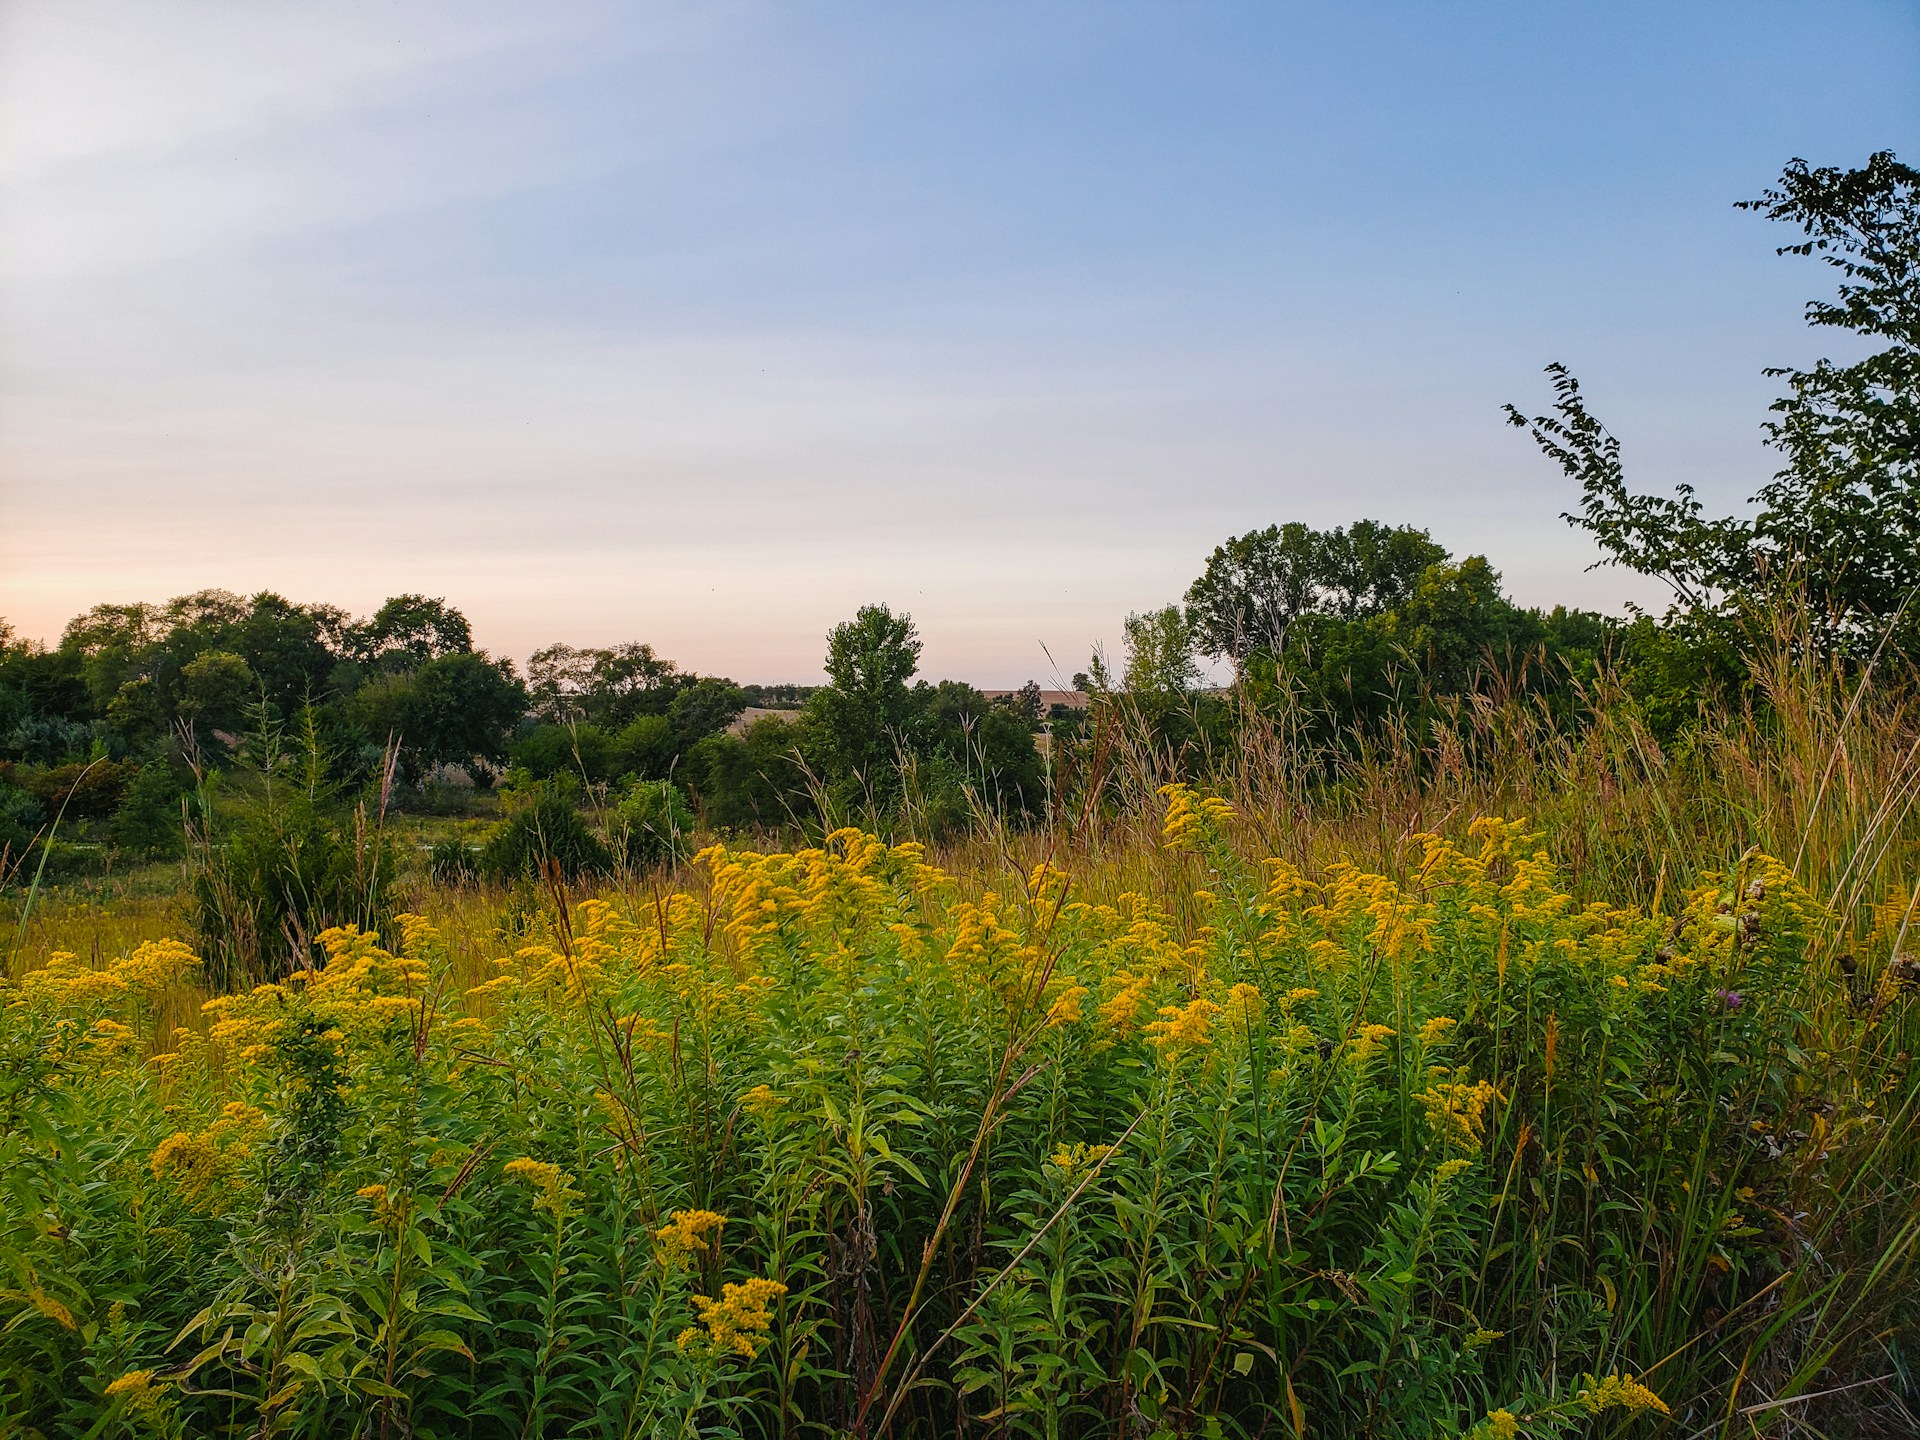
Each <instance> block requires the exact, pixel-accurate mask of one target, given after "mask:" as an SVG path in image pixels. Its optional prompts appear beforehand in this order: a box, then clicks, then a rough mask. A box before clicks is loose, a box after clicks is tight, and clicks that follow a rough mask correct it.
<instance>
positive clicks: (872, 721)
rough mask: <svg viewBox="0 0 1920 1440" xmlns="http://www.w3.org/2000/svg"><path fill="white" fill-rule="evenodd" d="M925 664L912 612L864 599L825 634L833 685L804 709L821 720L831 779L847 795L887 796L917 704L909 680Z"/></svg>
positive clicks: (829, 674)
mask: <svg viewBox="0 0 1920 1440" xmlns="http://www.w3.org/2000/svg"><path fill="white" fill-rule="evenodd" d="M919 668H920V636H919V633H918V632H917V631H916V630H915V629H914V626H913V617H912V616H910V615H904V614H902V615H895V614H894V613H893V611H892V610H890V609H888V608H887V607H886V606H885V605H862V606H861V607H860V609H859V611H858V613H856V614H855V615H854V617H853V619H851V620H848V621H846V622H844V623H842V624H839V625H836V626H834V627H833V629H832V631H830V632H829V633H828V635H827V660H826V670H827V678H828V680H829V682H830V683H829V684H827V685H825V686H822V687H821V688H820V689H818V690H816V691H814V693H813V695H812V697H811V698H810V699H809V700H808V701H807V713H808V715H809V716H810V717H811V718H812V719H813V720H814V722H815V723H816V724H817V725H818V727H819V733H820V736H821V738H822V740H823V742H824V744H825V747H826V751H827V755H828V758H829V762H830V764H831V767H832V774H833V778H834V780H835V781H836V783H838V784H840V785H841V786H843V787H844V788H845V789H846V792H847V794H848V795H849V796H852V795H854V794H858V793H860V792H861V791H863V790H864V791H865V792H866V793H867V794H868V795H871V796H874V797H878V798H884V795H885V790H886V787H887V784H888V781H887V779H886V775H887V773H888V771H889V770H890V768H891V767H893V766H894V764H895V762H896V760H897V758H898V755H899V753H900V751H901V749H902V748H903V747H904V745H905V743H906V739H907V730H908V727H909V722H910V719H911V711H912V707H913V701H912V696H911V694H910V693H909V691H908V689H907V682H908V681H909V680H911V679H913V676H914V672H915V671H917V670H918V669H919Z"/></svg>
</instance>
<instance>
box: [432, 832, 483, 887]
mask: <svg viewBox="0 0 1920 1440" xmlns="http://www.w3.org/2000/svg"><path fill="white" fill-rule="evenodd" d="M479 877H480V852H479V851H478V850H477V849H475V848H474V847H473V846H472V845H469V844H468V843H467V842H466V841H464V840H461V839H459V838H457V837H453V836H449V837H448V838H447V839H445V840H436V841H434V843H433V846H432V848H431V849H430V850H429V851H428V852H427V878H428V879H430V880H432V881H433V883H434V884H436V885H467V884H471V883H472V882H473V881H474V880H477V879H479Z"/></svg>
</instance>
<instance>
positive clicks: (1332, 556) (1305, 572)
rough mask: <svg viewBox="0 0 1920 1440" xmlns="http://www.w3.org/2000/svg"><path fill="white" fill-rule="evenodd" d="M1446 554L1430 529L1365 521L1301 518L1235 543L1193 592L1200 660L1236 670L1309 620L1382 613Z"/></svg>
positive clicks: (1212, 561)
mask: <svg viewBox="0 0 1920 1440" xmlns="http://www.w3.org/2000/svg"><path fill="white" fill-rule="evenodd" d="M1446 558H1447V552H1446V550H1445V549H1444V548H1443V547H1441V546H1439V545H1436V544H1435V543H1434V541H1433V538H1432V537H1431V536H1430V535H1428V534H1427V532H1426V531H1424V530H1416V529H1414V528H1413V527H1412V526H1408V525H1401V526H1388V525H1381V524H1379V523H1378V522H1376V521H1372V520H1358V521H1355V522H1354V524H1353V525H1352V526H1351V527H1350V528H1344V529H1343V528H1338V527H1336V528H1334V529H1332V530H1325V531H1321V530H1314V529H1312V528H1310V527H1308V526H1306V525H1302V524H1300V523H1299V522H1298V521H1293V522H1290V523H1288V524H1286V525H1269V526H1268V527H1267V528H1266V529H1264V530H1255V531H1251V532H1249V533H1248V534H1245V535H1235V536H1232V537H1230V538H1229V539H1228V540H1227V541H1226V543H1225V544H1223V545H1220V546H1219V547H1217V548H1216V549H1215V550H1214V552H1213V554H1212V555H1210V556H1209V557H1208V558H1207V565H1206V569H1205V570H1204V571H1203V572H1202V574H1201V576H1200V578H1199V579H1197V580H1195V581H1194V582H1193V584H1192V585H1191V586H1189V587H1188V589H1187V596H1186V599H1187V609H1186V618H1187V623H1188V624H1189V625H1190V626H1191V627H1192V631H1193V639H1194V644H1195V646H1196V647H1197V648H1198V650H1199V651H1200V653H1201V654H1204V655H1211V656H1213V657H1214V658H1216V659H1229V658H1230V659H1232V660H1233V661H1234V662H1235V664H1236V665H1238V664H1241V663H1244V661H1245V660H1246V658H1247V657H1248V656H1249V655H1251V654H1253V653H1255V652H1256V651H1265V652H1267V653H1269V654H1277V653H1278V652H1279V651H1280V650H1281V648H1282V647H1283V646H1284V645H1285V644H1286V637H1287V631H1288V630H1289V629H1290V628H1291V627H1292V625H1293V623H1294V622H1295V621H1296V620H1298V619H1299V618H1300V617H1301V616H1302V615H1313V614H1324V615H1334V616H1338V617H1339V618H1341V619H1344V620H1357V619H1359V618H1361V617H1363V616H1366V615H1377V614H1379V613H1380V612H1382V611H1384V610H1388V609H1391V608H1392V607H1393V606H1395V605H1397V604H1399V603H1401V602H1402V601H1404V600H1405V599H1406V597H1407V596H1408V595H1410V594H1411V593H1412V592H1413V588H1414V586H1415V585H1416V584H1417V583H1418V581H1419V579H1420V576H1421V574H1422V573H1423V572H1424V571H1425V570H1426V568H1427V567H1428V566H1429V565H1433V564H1437V563H1438V562H1440V561H1442V560H1445V559H1446Z"/></svg>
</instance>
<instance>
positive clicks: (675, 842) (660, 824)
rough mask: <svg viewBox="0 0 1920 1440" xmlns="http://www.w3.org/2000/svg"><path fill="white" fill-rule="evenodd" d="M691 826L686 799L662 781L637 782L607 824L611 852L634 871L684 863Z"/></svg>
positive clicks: (688, 851) (691, 818)
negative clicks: (680, 861) (611, 838)
mask: <svg viewBox="0 0 1920 1440" xmlns="http://www.w3.org/2000/svg"><path fill="white" fill-rule="evenodd" d="M693 825H694V820H693V811H692V810H691V809H689V808H688V806H687V801H686V797H685V796H684V795H682V794H681V793H680V788H679V786H677V785H674V784H672V783H671V782H670V781H666V780H641V781H637V782H636V783H635V784H634V785H633V787H632V788H631V789H630V790H628V791H627V793H626V794H625V795H624V796H622V797H621V800H620V803H619V804H618V805H616V806H615V807H614V810H613V815H612V817H611V818H610V820H609V822H608V828H609V830H611V832H612V834H613V844H614V849H615V850H616V851H617V852H618V854H619V856H620V858H621V861H622V862H623V863H624V864H625V865H626V866H627V867H628V868H629V869H634V870H640V869H646V868H648V867H650V866H654V865H659V864H661V863H663V862H665V863H672V862H676V861H679V860H682V859H685V858H686V856H688V855H689V854H691V853H692V849H693V846H692V840H693Z"/></svg>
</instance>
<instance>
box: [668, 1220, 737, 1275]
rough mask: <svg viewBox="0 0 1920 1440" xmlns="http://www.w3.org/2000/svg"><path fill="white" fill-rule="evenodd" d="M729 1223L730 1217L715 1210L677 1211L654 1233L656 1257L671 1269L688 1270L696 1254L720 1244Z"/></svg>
mask: <svg viewBox="0 0 1920 1440" xmlns="http://www.w3.org/2000/svg"><path fill="white" fill-rule="evenodd" d="M726 1223H727V1217H726V1216H724V1215H721V1214H719V1213H717V1212H716V1211H713V1210H675V1211H674V1212H673V1213H671V1214H670V1215H668V1216H667V1223H666V1224H664V1225H662V1226H661V1227H660V1228H659V1229H658V1230H656V1231H654V1232H653V1253H654V1256H655V1258H656V1259H658V1260H659V1262H660V1263H661V1264H662V1265H664V1266H666V1267H667V1268H668V1269H669V1270H681V1269H685V1268H686V1266H687V1265H688V1263H689V1262H690V1261H691V1260H692V1258H693V1256H694V1255H695V1254H704V1253H706V1252H707V1251H709V1250H713V1249H717V1248H718V1247H719V1244H720V1231H721V1229H722V1228H723V1227H725V1225H726ZM708 1237H712V1238H711V1239H709V1238H708Z"/></svg>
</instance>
